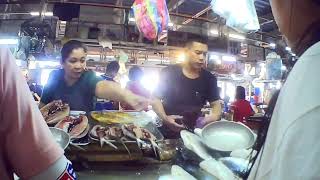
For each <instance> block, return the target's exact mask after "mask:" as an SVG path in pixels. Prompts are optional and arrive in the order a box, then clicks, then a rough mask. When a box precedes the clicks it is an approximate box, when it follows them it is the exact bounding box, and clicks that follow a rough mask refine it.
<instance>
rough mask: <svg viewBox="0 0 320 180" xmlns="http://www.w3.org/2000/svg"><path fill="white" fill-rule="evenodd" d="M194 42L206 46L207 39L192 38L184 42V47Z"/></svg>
mask: <svg viewBox="0 0 320 180" xmlns="http://www.w3.org/2000/svg"><path fill="white" fill-rule="evenodd" d="M194 42H198V43H202V44H208V39H207V38H204V37H201V36H193V37H190V38H188V39H187V41H186V42H185V47H188V46H190V45H192V43H194Z"/></svg>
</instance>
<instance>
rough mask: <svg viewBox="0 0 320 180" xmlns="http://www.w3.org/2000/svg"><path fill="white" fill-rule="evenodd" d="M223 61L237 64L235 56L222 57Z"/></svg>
mask: <svg viewBox="0 0 320 180" xmlns="http://www.w3.org/2000/svg"><path fill="white" fill-rule="evenodd" d="M222 60H223V61H230V62H235V61H237V59H236V58H235V57H233V56H222Z"/></svg>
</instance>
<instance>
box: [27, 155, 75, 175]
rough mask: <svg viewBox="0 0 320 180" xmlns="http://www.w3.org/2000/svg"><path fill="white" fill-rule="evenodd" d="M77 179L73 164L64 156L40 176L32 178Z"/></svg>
mask: <svg viewBox="0 0 320 180" xmlns="http://www.w3.org/2000/svg"><path fill="white" fill-rule="evenodd" d="M66 177H69V179H70V180H71V179H76V173H75V171H74V170H73V168H72V164H71V162H70V161H69V160H68V159H67V158H66V157H65V156H62V157H61V158H59V159H58V160H57V161H56V162H55V163H53V164H52V165H51V166H50V167H49V168H48V169H46V170H44V171H42V172H41V173H40V174H38V175H36V176H34V177H32V178H30V180H43V179H46V180H60V179H62V180H63V179H68V178H66Z"/></svg>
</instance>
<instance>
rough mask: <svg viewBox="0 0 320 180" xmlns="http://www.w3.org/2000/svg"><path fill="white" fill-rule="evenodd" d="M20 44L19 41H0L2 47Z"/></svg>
mask: <svg viewBox="0 0 320 180" xmlns="http://www.w3.org/2000/svg"><path fill="white" fill-rule="evenodd" d="M18 42H19V40H18V39H0V44H2V45H16V44H18Z"/></svg>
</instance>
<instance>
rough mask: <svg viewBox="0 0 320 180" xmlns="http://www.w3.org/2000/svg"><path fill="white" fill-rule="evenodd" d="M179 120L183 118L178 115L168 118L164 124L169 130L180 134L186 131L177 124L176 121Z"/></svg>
mask: <svg viewBox="0 0 320 180" xmlns="http://www.w3.org/2000/svg"><path fill="white" fill-rule="evenodd" d="M178 118H181V117H180V116H176V115H172V116H167V117H166V119H164V120H163V123H164V124H165V125H167V126H168V128H170V129H171V130H172V131H174V132H180V131H181V130H182V129H184V126H183V125H181V124H178V123H177V122H176V119H178Z"/></svg>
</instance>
